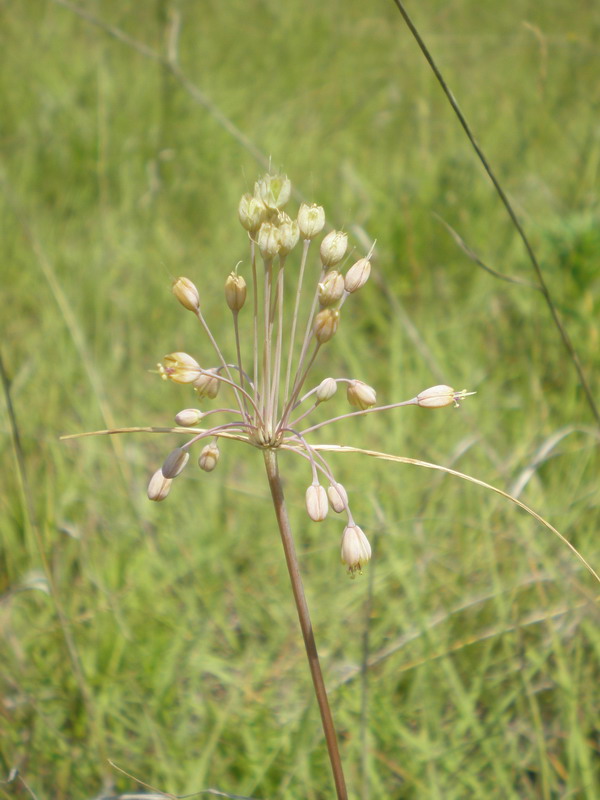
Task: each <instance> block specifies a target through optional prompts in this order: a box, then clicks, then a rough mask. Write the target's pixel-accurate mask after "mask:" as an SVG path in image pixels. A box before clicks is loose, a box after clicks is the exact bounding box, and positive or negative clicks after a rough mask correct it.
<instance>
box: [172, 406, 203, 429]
mask: <svg viewBox="0 0 600 800" xmlns="http://www.w3.org/2000/svg"><path fill="white" fill-rule="evenodd" d="M203 416H204V414H203V413H202V411H200V409H199V408H184V409H183V411H180V412H179V414H175V422H176V423H177V424H178V425H181V426H182V427H183V428H191V427H192V425H197V424H198V423H199V422H200V420H201V419H202V417H203Z"/></svg>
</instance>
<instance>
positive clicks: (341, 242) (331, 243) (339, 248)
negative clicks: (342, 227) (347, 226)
mask: <svg viewBox="0 0 600 800" xmlns="http://www.w3.org/2000/svg"><path fill="white" fill-rule="evenodd" d="M347 247H348V236H347V234H345V233H343V232H342V231H330V233H328V234H327V236H326V237H325V238H324V239H323V241H322V242H321V251H320V252H321V262H322V264H323V266H324V267H335V265H336V264H339V263H340V261H341V260H342V258H343V257H344V255H345V253H346V248H347Z"/></svg>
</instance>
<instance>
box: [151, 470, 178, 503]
mask: <svg viewBox="0 0 600 800" xmlns="http://www.w3.org/2000/svg"><path fill="white" fill-rule="evenodd" d="M172 483H173V480H172V479H171V478H165V476H164V475H163V473H162V469H157V470H156V472H155V473H154V475H153V476H152V477H151V478H150V483H149V484H148V500H154V501H155V502H156V503H160V501H161V500H164V499H165V497H166V496H167V495H168V494H169V492H170V491H171V484H172Z"/></svg>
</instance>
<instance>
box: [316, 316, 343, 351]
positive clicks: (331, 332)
mask: <svg viewBox="0 0 600 800" xmlns="http://www.w3.org/2000/svg"><path fill="white" fill-rule="evenodd" d="M339 322H340V312H339V311H336V310H335V309H334V308H324V309H323V310H322V311H319V313H318V314H317V316H316V317H315V321H314V324H313V332H314V334H315V339H316V340H317V342H319V344H325V342H328V341H329V340H330V339H332V338H333V337H334V336H335V332H336V331H337V329H338V325H339Z"/></svg>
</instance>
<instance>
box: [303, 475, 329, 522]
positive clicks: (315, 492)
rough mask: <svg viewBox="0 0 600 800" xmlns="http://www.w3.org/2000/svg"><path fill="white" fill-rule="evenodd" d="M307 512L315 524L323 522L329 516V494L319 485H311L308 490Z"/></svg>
mask: <svg viewBox="0 0 600 800" xmlns="http://www.w3.org/2000/svg"><path fill="white" fill-rule="evenodd" d="M306 510H307V511H308V516H309V517H310V518H311V519H312V521H313V522H323V520H324V519H325V517H326V516H327V512H328V510H329V508H328V506H327V492H326V491H325V489H324V488H323V487H322V486H321V485H320V484H318V483H316V484H315V483H313V484H311V485H310V486H309V487H308V489H307V490H306Z"/></svg>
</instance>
